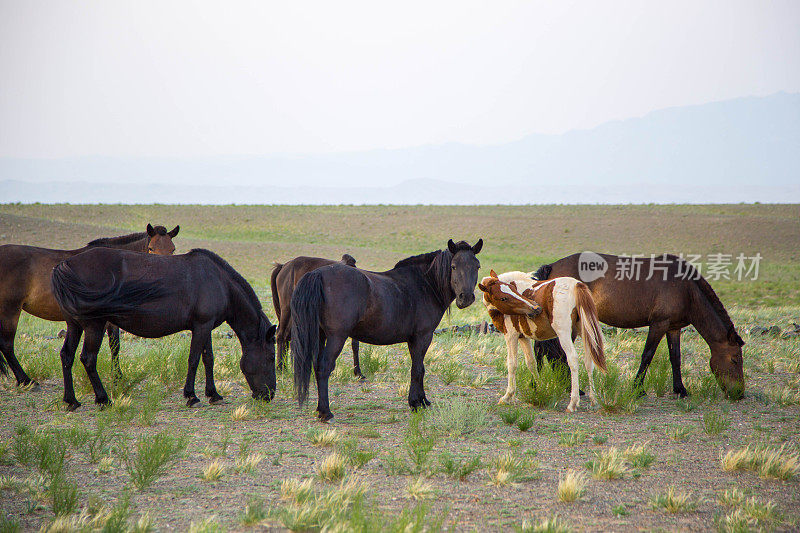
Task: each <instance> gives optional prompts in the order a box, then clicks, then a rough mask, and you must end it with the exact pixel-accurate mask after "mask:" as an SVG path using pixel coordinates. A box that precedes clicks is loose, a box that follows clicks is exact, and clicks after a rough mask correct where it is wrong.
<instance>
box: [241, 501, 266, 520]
mask: <svg viewBox="0 0 800 533" xmlns="http://www.w3.org/2000/svg"><path fill="white" fill-rule="evenodd" d="M267 518H269V510H268V507H267V503H266V502H265V501H264V500H263V499H262V498H257V497H251V498H250V499H249V500H247V505H245V507H244V513H242V515H241V517H240V518H239V522H240V523H241V524H242V525H243V526H246V527H252V526H255V525H258V524H260V523H261V522H263V521H264V520H266V519H267Z"/></svg>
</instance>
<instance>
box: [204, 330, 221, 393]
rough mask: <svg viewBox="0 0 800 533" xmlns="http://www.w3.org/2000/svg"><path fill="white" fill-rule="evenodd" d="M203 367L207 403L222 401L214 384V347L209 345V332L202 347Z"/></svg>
mask: <svg viewBox="0 0 800 533" xmlns="http://www.w3.org/2000/svg"><path fill="white" fill-rule="evenodd" d="M203 368H205V370H206V398H208V403H210V404H212V405H213V404H215V403H220V402H221V401H222V396H220V395H219V393H218V392H217V386H216V385H215V384H214V348H213V347H212V345H211V332H209V333H208V336H207V337H206V345H205V347H204V348H203Z"/></svg>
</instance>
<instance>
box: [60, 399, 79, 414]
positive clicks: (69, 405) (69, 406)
mask: <svg viewBox="0 0 800 533" xmlns="http://www.w3.org/2000/svg"><path fill="white" fill-rule="evenodd" d="M64 403H66V404H67V411H74V410H76V409H77V408H78V407H80V406H81V402H79V401H78V400H75V401H73V402H64Z"/></svg>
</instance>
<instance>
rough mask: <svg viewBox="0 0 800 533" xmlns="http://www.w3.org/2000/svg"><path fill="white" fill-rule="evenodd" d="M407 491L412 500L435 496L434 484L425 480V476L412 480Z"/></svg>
mask: <svg viewBox="0 0 800 533" xmlns="http://www.w3.org/2000/svg"><path fill="white" fill-rule="evenodd" d="M406 493H408V497H409V498H411V499H412V500H428V499H431V498H433V497H434V496H435V492H434V490H433V485H431V484H430V483H428V482H427V481H425V478H423V477H418V478H417V479H414V480H412V481H410V482H409V483H408V487H407V488H406Z"/></svg>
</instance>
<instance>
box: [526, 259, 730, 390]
mask: <svg viewBox="0 0 800 533" xmlns="http://www.w3.org/2000/svg"><path fill="white" fill-rule="evenodd" d="M581 256H583V257H584V265H583V267H582V266H581V264H580V261H581ZM635 259H636V263H635V264H636V265H638V266H634V267H632V266H631V265H632V263H633V261H632V258H630V257H627V258H626V257H619V256H616V255H607V254H594V253H586V255H584V254H574V255H570V256H568V257H565V258H563V259H559V260H558V261H556V262H555V263H551V264H549V265H543V266H542V267H540V268H539V270H537V271H536V272H535V273H534V274H533V276H534V277H535V278H536V279H540V280H547V279H551V278H556V277H561V276H573V277H578V278H580V277H581V269H582V268H583V269H584V276H583V277H585V278H586V282H585V283H586V285H587V286H588V287H589V290H590V291H592V296H593V297H594V301H595V304H596V305H597V314H598V317H599V318H600V321H601V322H603V323H605V324H608V325H609V326H615V327H618V328H639V327H644V326H649V328H650V330H649V331H648V333H647V340H646V341H645V344H644V351H643V352H642V362H641V365H640V366H639V371H638V372H637V374H636V378H635V381H634V383H635V384H636V386H637V387H639V388H640V389H641V388H643V383H644V377H645V373H646V372H647V367H648V366H649V365H650V362H651V361H652V360H653V355H655V352H656V348H657V347H658V344H659V343H660V342H661V339H662V338H663V337H664V335H665V334H666V336H667V346H668V348H669V359H670V363H671V364H672V389H673V391H674V392H675V394H677V395H679V396H680V397H686V396H687V395H688V392H687V391H686V387H684V386H683V380H682V379H681V349H680V339H681V328H684V327H686V326H688V325H690V324H691V325H692V326H694V327H695V329H696V330H697V332H698V333H699V334H700V335H701V336H702V337H703V340H705V341H706V343H707V344H708V347H709V349H710V350H711V360H710V366H711V371H712V372H713V374H714V376H716V378H717V381H718V382H719V384H720V386H721V387H722V389H723V390H724V391H725V392H726V393H727V394H728V395H729V396H730V397H731V398H733V399H737V398H739V397H741V395H742V393H743V392H744V371H743V369H742V366H743V361H742V346H743V345H744V341H743V340H742V338H741V337H740V336H739V334H738V333H737V332H736V327H735V326H734V325H733V322H732V321H731V318H730V316H728V312H727V311H726V310H725V307H724V306H723V305H722V302H720V300H719V298H718V297H717V295H716V293H715V292H714V289H712V288H711V285H709V283H708V281H706V280H705V279H704V278H703V277H702V276H701V275H700V273H699V272H698V271H697V270H696V269H695V268H694V267H692V266H691V265H689V264H688V263H686V262H685V261H683V260H682V259H681V258H679V257H676V256H674V255H668V254H664V256H656V257H655V258H635ZM654 259H655V260H654ZM588 261H592V262H593V263H596V264H598V265H600V267H597V268H599V269H601V270H602V271H601V270H597V271H591V272H590V273H589V270H588V269H586V268H585V267H586V266H587V265H588ZM603 265H604V269H602V268H601V267H602V266H603ZM637 269H638V275H634V274H637ZM595 272H596V273H595ZM620 272H622V273H623V275H621V276H620ZM587 273H589V274H588V275H587ZM628 273H630V274H631V275H630V276H629V275H628ZM598 275H599V277H598ZM589 278H591V279H589ZM536 344H537V345H536V347H535V349H536V351H537V354H542V353H550V352H558V351H560V347H559V346H558V345H557V344H556V343H553V342H551V341H546V342H544V343H536Z"/></svg>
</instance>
